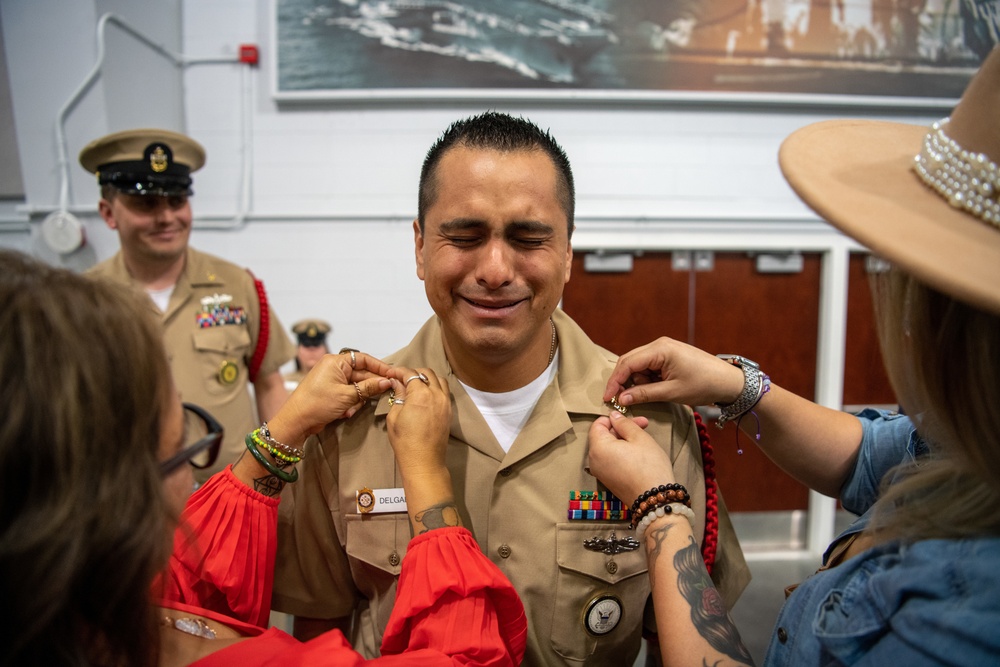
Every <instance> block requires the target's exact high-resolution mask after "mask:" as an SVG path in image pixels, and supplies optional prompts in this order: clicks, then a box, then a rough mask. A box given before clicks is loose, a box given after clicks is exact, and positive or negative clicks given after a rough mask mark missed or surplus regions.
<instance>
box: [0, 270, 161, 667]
mask: <svg viewBox="0 0 1000 667" xmlns="http://www.w3.org/2000/svg"><path fill="white" fill-rule="evenodd" d="M0 266H2V267H3V268H2V270H0V331H2V332H3V335H2V336H0V409H2V411H3V419H0V592H2V593H3V598H4V604H5V605H7V606H8V607H9V608H10V609H12V610H16V611H15V613H13V614H9V615H8V622H7V624H6V625H5V629H6V630H7V632H8V636H7V638H6V640H5V645H4V650H3V651H2V652H0V653H2V655H0V665H7V664H11V665H15V664H44V665H71V664H72V665H77V664H102V665H136V664H153V663H155V662H156V651H157V646H158V634H157V630H156V619H155V617H154V616H153V610H152V606H151V602H150V592H149V589H150V584H151V582H152V580H153V577H154V576H155V575H156V573H157V572H159V571H160V570H161V569H162V567H163V565H164V564H165V563H166V558H167V556H168V554H169V547H170V545H169V543H168V541H167V537H166V536H168V535H169V532H168V531H169V528H168V526H169V525H170V523H169V521H170V520H169V517H168V513H167V505H166V502H165V500H164V498H163V483H162V480H161V478H160V473H159V466H158V463H157V454H158V448H159V443H160V432H161V431H160V426H161V417H162V415H163V413H164V409H165V406H166V405H167V400H168V398H169V394H168V392H169V391H170V387H171V384H170V380H169V377H170V376H169V372H170V371H169V367H168V365H167V361H166V357H165V354H164V352H163V347H162V344H161V343H160V334H159V331H158V327H157V325H156V323H155V321H154V320H153V318H152V317H151V314H150V312H149V311H150V308H149V306H148V305H147V304H145V303H144V302H143V301H141V300H140V299H139V295H137V294H136V293H134V292H132V291H130V290H128V289H127V288H124V287H118V286H116V285H112V284H106V283H100V282H96V281H92V280H88V279H87V278H84V277H81V276H79V275H76V274H73V273H71V272H69V271H65V270H60V269H53V268H50V267H47V266H45V265H44V264H41V263H39V262H36V261H34V260H31V259H29V258H27V257H25V256H23V255H19V254H16V253H12V252H7V251H0Z"/></svg>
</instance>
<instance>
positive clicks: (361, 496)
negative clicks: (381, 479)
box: [354, 487, 406, 514]
mask: <svg viewBox="0 0 1000 667" xmlns="http://www.w3.org/2000/svg"><path fill="white" fill-rule="evenodd" d="M354 495H355V499H356V500H357V504H358V514H381V513H388V512H405V511H406V496H405V495H404V494H403V490H402V489H369V488H367V487H366V488H364V489H359V490H357V491H355V492H354Z"/></svg>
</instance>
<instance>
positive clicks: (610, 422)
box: [588, 411, 674, 503]
mask: <svg viewBox="0 0 1000 667" xmlns="http://www.w3.org/2000/svg"><path fill="white" fill-rule="evenodd" d="M647 424H648V421H647V420H646V418H645V417H637V418H636V419H630V418H628V417H626V416H624V415H622V414H621V413H620V412H617V411H615V412H612V413H611V415H610V416H609V417H598V419H597V420H596V421H595V422H594V423H593V424H592V425H591V427H590V435H589V438H588V442H589V443H590V451H589V459H590V460H589V466H590V474H591V475H593V476H594V477H596V478H597V479H599V480H600V481H601V483H602V484H604V485H605V486H606V487H608V488H609V489H610V490H611V493H613V494H615V495H616V496H617V497H618V498H619V499H621V500H622V502H626V503H631V502H632V501H633V500H634V499H635V498H637V497H638V496H639V494H640V493H642V492H643V491H647V490H649V489H651V488H653V487H654V486H659V485H661V484H670V483H672V482H673V481H674V467H673V464H672V463H671V462H670V458H669V457H668V456H667V453H666V452H665V451H663V448H662V447H660V446H659V445H658V444H656V441H655V440H653V437H652V436H651V435H649V434H648V433H646V432H645V431H644V430H643V428H644V427H645V426H646V425H647Z"/></svg>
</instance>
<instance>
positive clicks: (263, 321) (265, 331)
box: [247, 270, 271, 382]
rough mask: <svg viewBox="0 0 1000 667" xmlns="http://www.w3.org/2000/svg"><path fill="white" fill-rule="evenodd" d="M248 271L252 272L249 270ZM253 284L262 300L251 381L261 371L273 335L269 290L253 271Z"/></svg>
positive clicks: (251, 361) (251, 362)
mask: <svg viewBox="0 0 1000 667" xmlns="http://www.w3.org/2000/svg"><path fill="white" fill-rule="evenodd" d="M247 273H250V271H249V270H247ZM250 277H251V278H253V285H254V287H255V288H256V289H257V300H258V301H259V302H260V332H259V334H258V336H257V347H256V348H255V349H254V351H253V357H252V358H251V359H250V382H255V381H256V380H257V373H258V372H260V365H261V364H263V363H264V355H265V354H267V343H268V338H269V337H270V335H271V314H270V312H269V310H268V308H267V292H265V291H264V283H263V282H262V281H260V280H257V278H256V277H254V275H253V273H250Z"/></svg>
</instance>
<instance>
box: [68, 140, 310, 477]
mask: <svg viewBox="0 0 1000 667" xmlns="http://www.w3.org/2000/svg"><path fill="white" fill-rule="evenodd" d="M204 163H205V151H204V149H203V148H202V147H201V145H200V144H198V143H197V142H196V141H194V140H193V139H191V138H189V137H186V136H184V135H182V134H177V133H176V132H169V131H166V130H153V129H139V130H127V131H124V132H117V133H115V134H111V135H108V136H105V137H101V138H100V139H96V140H94V141H92V142H91V143H90V144H88V145H87V146H86V147H85V148H84V149H83V150H82V151H81V152H80V164H82V165H83V167H84V168H85V169H86V170H87V171H90V172H93V173H95V174H96V175H97V181H98V183H99V184H100V186H101V200H100V202H99V204H98V210H99V212H100V214H101V217H102V218H103V219H104V221H105V222H106V223H107V225H108V227H110V228H111V229H114V230H115V231H117V232H118V238H119V240H120V242H121V250H120V251H119V252H118V253H117V254H116V255H115V256H114V257H112V258H110V259H108V260H106V261H104V262H102V263H100V264H98V265H97V266H95V267H93V268H92V269H91V270H90V274H91V275H93V276H96V277H98V278H102V279H109V280H114V281H117V282H120V283H127V284H133V285H136V286H138V287H141V288H142V289H144V290H145V291H146V293H147V294H149V296H150V299H151V301H152V304H155V306H156V308H157V310H158V312H160V313H161V315H162V317H163V337H164V342H165V345H166V348H167V353H168V355H169V357H170V366H171V370H172V371H173V376H174V382H175V384H176V385H177V389H178V391H179V392H180V395H181V399H182V400H184V401H186V402H189V403H194V404H196V405H200V406H201V407H203V408H205V409H206V410H208V411H209V412H210V413H211V414H212V415H213V416H214V417H215V418H216V419H218V420H219V422H220V423H221V424H222V425H223V426H224V427H225V430H226V435H225V440H224V441H223V446H222V447H223V449H222V453H221V454H220V456H219V457H218V459H217V463H216V464H215V466H214V467H213V468H209V469H206V470H200V471H196V475H195V477H196V479H198V481H204V480H205V479H207V478H208V477H209V475H211V474H212V473H214V472H216V471H218V470H221V469H222V468H224V467H225V466H226V465H228V464H229V463H232V462H233V461H235V460H236V458H237V457H238V456H239V455H240V453H242V452H243V450H244V449H245V445H244V437H245V436H246V434H247V433H249V432H250V431H252V430H253V429H254V428H256V427H257V426H258V425H259V421H258V419H268V418H270V417H271V416H272V415H273V414H274V413H276V412H277V410H278V408H279V407H280V406H281V404H282V403H284V401H285V399H286V398H287V396H288V395H287V392H286V391H285V386H284V382H283V381H282V377H281V373H280V372H279V368H280V367H281V365H282V364H284V363H285V362H287V361H288V360H289V359H291V358H292V356H293V354H294V349H293V347H292V343H291V341H290V340H289V339H288V336H287V335H286V334H285V332H284V329H283V328H282V326H281V323H280V322H279V321H278V318H277V316H275V314H274V311H272V310H271V308H270V307H269V306H268V305H267V301H266V298H267V297H266V293H265V292H264V286H263V284H262V283H259V282H258V281H255V280H254V278H253V276H252V275H251V274H250V273H249V272H248V271H247V270H245V269H242V268H240V267H238V266H236V265H235V264H231V263H230V262H227V261H225V260H222V259H219V258H218V257H213V256H212V255H208V254H206V253H202V252H198V251H197V250H194V249H193V248H190V247H189V246H188V241H189V238H190V235H191V205H190V203H189V201H188V197H189V196H190V195H191V194H193V193H192V191H191V176H190V174H191V172H193V171H195V170H197V169H199V168H200V167H201V166H202V165H203V164H204ZM152 304H151V305H152ZM123 372H127V369H123ZM250 383H252V384H253V386H254V395H255V398H256V414H255V406H254V402H253V401H252V400H251V398H250V390H249V384H250Z"/></svg>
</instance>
